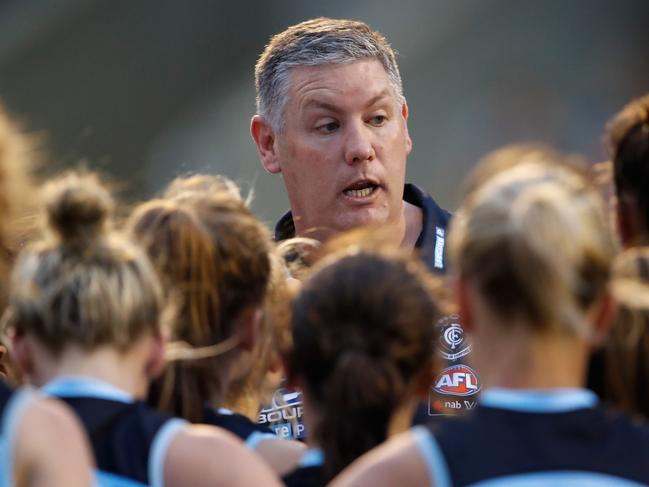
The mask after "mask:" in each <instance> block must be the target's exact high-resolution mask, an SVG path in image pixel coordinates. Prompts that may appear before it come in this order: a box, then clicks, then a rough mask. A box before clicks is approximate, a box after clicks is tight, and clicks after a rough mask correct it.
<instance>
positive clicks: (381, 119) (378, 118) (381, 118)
mask: <svg viewBox="0 0 649 487" xmlns="http://www.w3.org/2000/svg"><path fill="white" fill-rule="evenodd" d="M387 120H388V117H387V116H385V115H374V116H373V117H372V118H370V123H371V124H372V125H375V126H376V127H380V126H381V125H383V124H384V123H385V122H386V121H387Z"/></svg>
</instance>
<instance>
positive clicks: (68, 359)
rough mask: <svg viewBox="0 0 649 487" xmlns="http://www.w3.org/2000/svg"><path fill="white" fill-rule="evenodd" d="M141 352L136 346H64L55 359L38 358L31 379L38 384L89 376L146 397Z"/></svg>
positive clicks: (144, 372) (144, 365) (136, 395)
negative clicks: (65, 378)
mask: <svg viewBox="0 0 649 487" xmlns="http://www.w3.org/2000/svg"><path fill="white" fill-rule="evenodd" d="M136 347H137V345H136V346H135V347H134V348H136ZM141 355H142V354H140V353H138V350H137V349H136V350H133V349H129V350H128V351H126V352H119V351H117V350H115V349H113V348H112V347H110V346H106V347H99V348H97V349H96V350H93V351H92V352H88V351H85V350H82V349H80V348H78V347H68V348H67V349H65V350H64V351H63V353H62V354H61V356H60V357H58V358H56V359H52V358H50V359H48V358H46V357H42V360H41V361H40V363H39V365H38V366H37V367H35V371H34V373H33V374H32V376H31V380H32V382H33V383H34V384H35V385H37V386H39V387H40V386H43V385H45V384H47V383H48V382H50V381H52V380H54V379H56V378H57V377H63V376H83V377H90V378H93V379H97V380H100V381H103V382H107V383H108V384H111V385H112V386H115V387H116V388H118V389H120V390H122V391H124V392H127V393H128V394H130V395H132V396H133V397H136V398H139V399H142V398H144V397H145V396H146V393H147V390H148V385H149V378H148V376H147V374H146V359H144V360H143V358H142V356H141Z"/></svg>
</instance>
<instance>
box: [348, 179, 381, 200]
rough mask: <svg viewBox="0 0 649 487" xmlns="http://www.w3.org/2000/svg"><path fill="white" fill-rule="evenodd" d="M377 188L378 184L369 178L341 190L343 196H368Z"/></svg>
mask: <svg viewBox="0 0 649 487" xmlns="http://www.w3.org/2000/svg"><path fill="white" fill-rule="evenodd" d="M378 189H379V185H378V184H376V183H373V182H372V181H369V180H363V181H358V182H356V183H354V184H351V185H349V186H347V187H346V188H345V189H344V190H343V194H344V195H345V196H349V197H350V198H368V197H369V196H372V194H374V193H375V192H376V191H377V190H378Z"/></svg>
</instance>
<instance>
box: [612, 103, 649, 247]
mask: <svg viewBox="0 0 649 487" xmlns="http://www.w3.org/2000/svg"><path fill="white" fill-rule="evenodd" d="M607 133H608V139H609V145H610V149H611V159H612V161H613V176H614V181H615V192H616V195H617V205H618V208H617V217H618V230H619V232H620V238H621V240H622V243H623V244H624V245H625V246H627V247H628V246H632V245H646V244H648V243H649V94H647V95H645V96H643V97H641V98H638V99H637V100H634V101H632V102H631V103H629V104H628V105H627V106H625V107H624V108H623V109H622V111H621V112H620V113H618V114H617V115H616V116H615V117H614V118H613V120H611V121H610V122H609V124H608V126H607Z"/></svg>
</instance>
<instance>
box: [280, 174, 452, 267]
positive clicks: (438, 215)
mask: <svg viewBox="0 0 649 487" xmlns="http://www.w3.org/2000/svg"><path fill="white" fill-rule="evenodd" d="M403 200H404V201H406V202H408V203H410V204H411V205H414V206H416V207H418V208H419V209H420V210H421V211H422V217H423V218H422V226H421V233H420V234H419V238H417V242H416V243H415V248H417V249H418V250H419V252H420V255H421V258H422V260H423V261H424V262H425V263H426V265H428V267H429V268H430V269H431V270H433V271H434V272H437V273H444V272H445V270H446V257H445V249H446V227H447V226H448V223H449V221H450V219H451V214H450V213H449V212H448V211H446V210H445V209H443V208H441V207H440V206H439V205H438V204H437V203H436V202H435V200H434V199H433V198H432V197H431V196H430V195H429V194H428V193H426V192H425V191H423V190H422V189H421V188H419V187H417V186H415V185H414V184H406V185H405V186H404V188H403ZM294 236H295V223H294V222H293V214H292V213H291V212H290V211H288V212H286V213H285V214H284V215H283V216H282V217H281V218H280V219H279V221H278V222H277V224H276V225H275V240H276V241H280V240H286V239H287V238H292V237H294Z"/></svg>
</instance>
